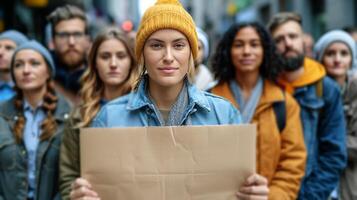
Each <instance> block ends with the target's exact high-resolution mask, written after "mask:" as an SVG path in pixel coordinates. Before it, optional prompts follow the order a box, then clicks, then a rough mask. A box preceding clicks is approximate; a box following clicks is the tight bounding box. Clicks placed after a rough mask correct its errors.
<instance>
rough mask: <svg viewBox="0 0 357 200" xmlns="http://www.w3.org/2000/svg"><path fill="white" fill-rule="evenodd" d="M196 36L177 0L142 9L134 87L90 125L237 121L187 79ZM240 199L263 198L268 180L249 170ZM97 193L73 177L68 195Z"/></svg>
mask: <svg viewBox="0 0 357 200" xmlns="http://www.w3.org/2000/svg"><path fill="white" fill-rule="evenodd" d="M197 43H198V40H197V33H196V26H195V24H194V22H193V20H192V17H191V16H190V15H189V14H188V13H187V12H186V11H185V10H184V8H183V7H182V5H181V4H180V2H178V1H177V0H176V1H175V0H159V1H158V2H157V3H156V4H155V5H154V6H152V7H150V8H149V9H148V10H147V11H146V12H145V14H144V16H143V18H142V20H141V24H140V26H139V29H138V33H137V36H136V49H135V50H136V51H135V54H136V57H137V60H138V62H139V68H140V73H141V77H140V80H139V81H138V83H137V85H136V89H135V91H133V92H132V93H130V94H129V95H126V96H124V97H121V98H118V99H116V100H114V101H112V102H109V103H108V104H106V105H105V106H104V107H103V108H102V110H101V111H100V112H99V113H98V115H97V116H96V118H95V119H94V120H93V123H92V127H119V126H120V127H140V126H184V125H217V124H240V123H241V116H240V113H239V112H238V111H237V110H236V109H235V108H234V106H233V105H232V104H231V103H229V102H228V101H226V100H224V99H222V98H221V97H218V96H215V95H212V94H209V93H206V92H203V91H201V90H199V89H197V88H196V87H195V86H193V85H192V84H191V82H190V80H189V77H192V76H190V73H193V69H194V59H196V57H197V52H198V47H197V46H198V45H197ZM237 190H239V192H237V197H239V198H240V199H267V196H268V193H269V189H268V187H267V180H266V179H265V178H264V177H262V176H260V175H258V174H253V175H251V176H249V177H248V178H247V180H246V182H245V183H244V184H243V186H242V187H241V188H237ZM83 198H85V199H87V198H88V199H99V196H98V194H97V193H96V192H95V191H94V190H93V188H92V187H91V185H90V183H89V182H88V181H87V180H85V179H83V178H78V179H76V180H75V181H74V183H73V184H72V192H71V199H83Z"/></svg>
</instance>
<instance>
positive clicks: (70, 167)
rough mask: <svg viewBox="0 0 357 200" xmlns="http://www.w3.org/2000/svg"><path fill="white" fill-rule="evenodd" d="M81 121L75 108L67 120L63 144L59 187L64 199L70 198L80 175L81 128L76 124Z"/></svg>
mask: <svg viewBox="0 0 357 200" xmlns="http://www.w3.org/2000/svg"><path fill="white" fill-rule="evenodd" d="M80 121H81V118H80V114H79V111H78V110H75V111H74V113H73V114H72V115H71V117H70V119H69V120H68V121H67V123H66V125H65V128H64V134H63V139H62V145H61V156H60V167H59V168H60V178H59V181H60V182H59V187H60V191H61V195H62V199H64V200H66V199H69V193H70V192H71V184H72V182H73V181H74V180H75V179H76V178H78V177H80V155H79V129H78V128H75V127H76V124H77V123H78V122H80Z"/></svg>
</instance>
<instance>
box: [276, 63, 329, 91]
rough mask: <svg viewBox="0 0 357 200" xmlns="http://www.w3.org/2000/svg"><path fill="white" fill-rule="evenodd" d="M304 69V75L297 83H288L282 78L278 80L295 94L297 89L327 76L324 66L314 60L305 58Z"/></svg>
mask: <svg viewBox="0 0 357 200" xmlns="http://www.w3.org/2000/svg"><path fill="white" fill-rule="evenodd" d="M303 67H304V73H303V74H302V75H301V76H300V77H299V78H298V79H296V80H295V81H293V82H288V81H286V80H284V79H282V78H280V79H279V80H278V82H279V84H280V85H282V86H283V87H284V88H285V89H286V90H287V91H288V92H289V93H293V92H294V90H295V88H298V87H303V86H307V85H310V84H312V83H315V82H317V81H318V80H320V79H322V78H323V77H324V76H325V75H326V71H325V68H324V66H323V65H322V64H320V63H318V62H317V61H315V60H313V59H310V58H307V57H305V59H304V66H303Z"/></svg>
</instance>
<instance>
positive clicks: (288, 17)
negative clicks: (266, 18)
mask: <svg viewBox="0 0 357 200" xmlns="http://www.w3.org/2000/svg"><path fill="white" fill-rule="evenodd" d="M288 21H295V22H297V23H298V24H300V25H302V19H301V16H300V15H299V14H298V13H294V12H281V13H277V14H275V15H274V16H273V17H272V18H271V20H270V22H269V23H268V29H269V31H270V32H271V33H272V32H274V31H275V30H276V29H277V28H278V26H280V25H282V24H284V23H286V22H288Z"/></svg>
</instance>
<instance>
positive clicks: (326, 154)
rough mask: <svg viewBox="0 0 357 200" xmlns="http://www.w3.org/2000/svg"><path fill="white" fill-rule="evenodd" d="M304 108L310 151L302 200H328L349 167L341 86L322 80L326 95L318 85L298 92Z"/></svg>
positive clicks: (304, 128) (299, 101)
mask: <svg viewBox="0 0 357 200" xmlns="http://www.w3.org/2000/svg"><path fill="white" fill-rule="evenodd" d="M294 97H295V98H296V100H297V102H298V103H299V105H300V107H301V122H302V125H303V130H304V137H305V144H306V147H307V151H308V158H307V162H306V163H307V164H306V174H305V178H304V179H303V182H302V184H301V189H300V193H299V198H298V199H301V200H310V199H311V200H313V199H314V200H315V199H321V200H326V199H327V198H328V196H329V195H330V193H331V192H332V190H333V189H335V188H336V187H337V184H338V180H339V177H340V174H341V172H342V171H343V169H344V168H345V167H346V162H347V151H346V142H345V138H346V124H345V120H344V112H343V106H342V97H341V94H340V89H339V88H338V86H337V84H336V83H335V82H334V81H333V80H332V79H330V78H328V77H324V78H323V79H322V96H319V94H318V92H317V84H310V85H307V86H304V87H299V88H296V89H295V93H294Z"/></svg>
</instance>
